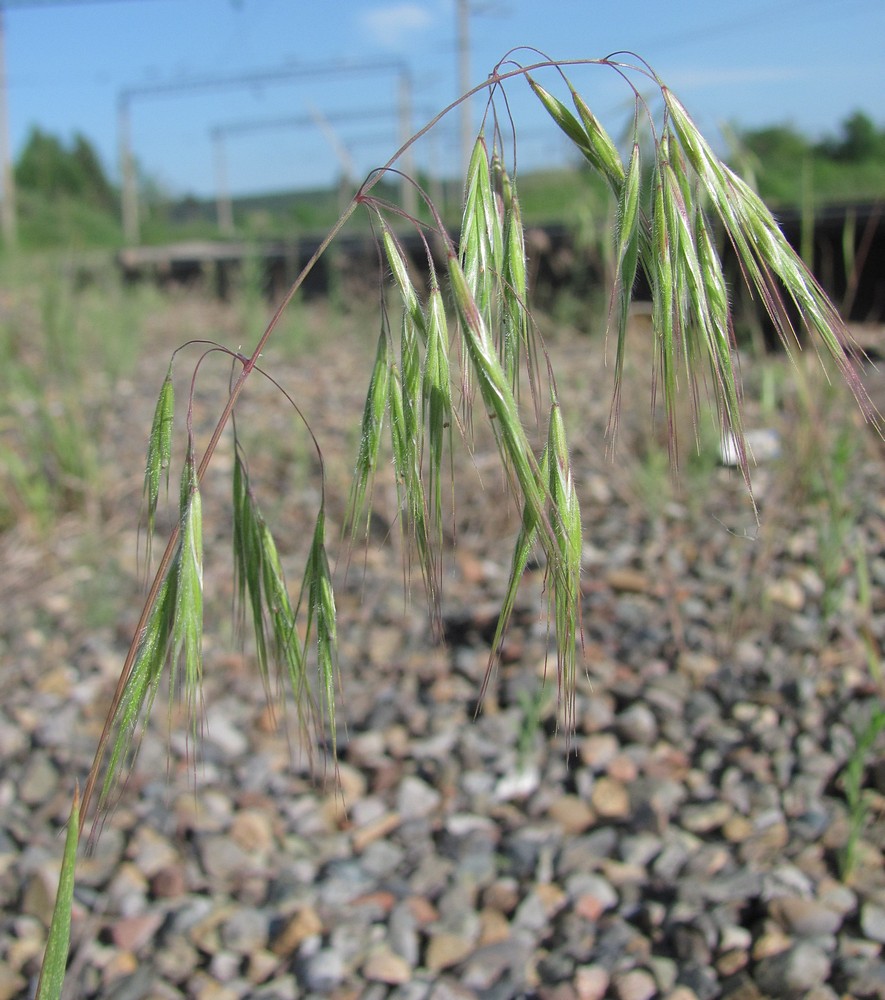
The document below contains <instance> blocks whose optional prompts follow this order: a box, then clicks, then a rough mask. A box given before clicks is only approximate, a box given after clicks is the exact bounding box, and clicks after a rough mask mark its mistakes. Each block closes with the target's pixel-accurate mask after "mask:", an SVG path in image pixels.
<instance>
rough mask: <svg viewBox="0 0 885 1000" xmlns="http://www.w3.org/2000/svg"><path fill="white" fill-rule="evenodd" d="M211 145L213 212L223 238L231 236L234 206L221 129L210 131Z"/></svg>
mask: <svg viewBox="0 0 885 1000" xmlns="http://www.w3.org/2000/svg"><path fill="white" fill-rule="evenodd" d="M212 143H213V145H214V146H215V190H216V198H215V210H216V217H217V219H218V229H219V231H220V232H221V233H223V234H224V235H225V236H233V233H234V206H233V202H232V201H231V197H230V187H229V186H228V182H227V156H226V155H225V149H224V130H223V129H220V128H215V129H213V130H212Z"/></svg>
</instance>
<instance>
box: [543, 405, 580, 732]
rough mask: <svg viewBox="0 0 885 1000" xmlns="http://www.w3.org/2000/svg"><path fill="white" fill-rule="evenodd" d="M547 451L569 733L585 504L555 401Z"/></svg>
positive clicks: (561, 680)
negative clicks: (579, 497)
mask: <svg viewBox="0 0 885 1000" xmlns="http://www.w3.org/2000/svg"><path fill="white" fill-rule="evenodd" d="M547 454H548V462H547V464H548V469H549V480H548V482H549V484H550V485H549V493H550V508H551V510H550V523H551V525H552V527H553V534H554V537H555V539H556V543H557V546H558V549H559V556H560V558H559V561H558V564H557V572H555V573H554V574H553V575H552V577H551V587H550V593H551V595H552V601H553V605H554V608H553V620H554V625H555V629H556V649H557V671H556V676H557V680H558V691H559V700H560V706H561V714H562V719H563V723H564V725H565V729H566V731H567V732H571V731H572V730H573V729H574V723H575V691H576V682H577V656H576V643H577V639H578V632H579V629H580V613H581V552H582V550H583V534H582V529H581V508H580V504H579V503H578V495H577V492H576V490H575V485H574V480H573V477H572V470H571V461H570V458H569V452H568V444H567V441H566V435H565V424H564V423H563V420H562V411H561V410H560V407H559V404H558V403H556V402H554V404H553V406H552V407H551V410H550V425H549V431H548V437H547Z"/></svg>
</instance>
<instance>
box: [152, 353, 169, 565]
mask: <svg viewBox="0 0 885 1000" xmlns="http://www.w3.org/2000/svg"><path fill="white" fill-rule="evenodd" d="M174 413H175V386H174V384H173V382H172V363H171V362H170V363H169V369H168V371H167V372H166V377H165V378H164V379H163V385H162V386H161V388H160V395H159V397H158V398H157V405H156V407H155V409H154V418H153V421H152V423H151V433H150V438H149V439H148V452H147V463H146V465H145V471H144V495H145V498H146V499H147V518H148V553H150V544H151V539H152V538H153V534H154V523H155V519H156V513H157V504H158V502H159V497H160V483H161V482H162V479H163V474H164V473H165V475H166V483H167V485H168V482H169V463H170V460H171V458H172V423H173V417H174ZM148 558H150V555H148Z"/></svg>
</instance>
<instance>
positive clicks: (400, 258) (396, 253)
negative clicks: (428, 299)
mask: <svg viewBox="0 0 885 1000" xmlns="http://www.w3.org/2000/svg"><path fill="white" fill-rule="evenodd" d="M381 242H382V243H383V244H384V251H385V253H386V255H387V261H388V263H389V264H390V270H391V272H392V274H393V277H394V280H395V281H396V284H397V287H398V288H399V290H400V294H401V295H402V300H403V305H404V307H405V310H406V314H407V315H408V316H409V317H410V318H411V320H412V323H413V324H414V326H415V329H416V330H417V331H418V332H419V333H420V334H421V337H422V339H426V337H427V324H426V321H425V318H424V312H423V310H422V309H421V301H420V299H419V298H418V293H417V292H416V291H415V286H414V285H413V284H412V279H411V278H410V277H409V266H408V264H407V263H406V257H405V254H404V253H403V251H402V250H401V249H400V246H399V244H398V243H397V241H396V237H395V236H394V235H393V233H392V232H391V230H390V227H389V226H388V225H387V224H386V223H385V222H383V221H382V223H381Z"/></svg>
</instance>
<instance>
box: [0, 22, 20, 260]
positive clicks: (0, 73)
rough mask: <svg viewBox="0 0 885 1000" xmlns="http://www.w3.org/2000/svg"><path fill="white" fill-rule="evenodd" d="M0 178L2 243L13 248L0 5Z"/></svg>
mask: <svg viewBox="0 0 885 1000" xmlns="http://www.w3.org/2000/svg"><path fill="white" fill-rule="evenodd" d="M0 177H2V181H3V200H2V202H0V225H2V229H3V242H4V243H5V244H6V246H7V247H14V246H15V245H16V243H17V242H18V225H17V221H16V213H15V175H14V174H13V171H12V156H11V154H10V150H9V111H8V106H7V93H6V38H5V34H4V29H3V6H2V4H0Z"/></svg>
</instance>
